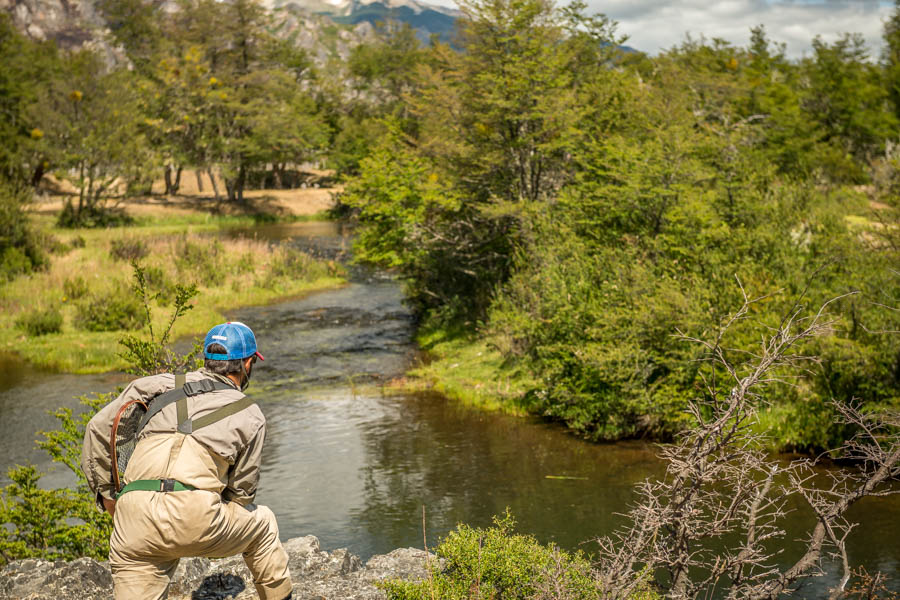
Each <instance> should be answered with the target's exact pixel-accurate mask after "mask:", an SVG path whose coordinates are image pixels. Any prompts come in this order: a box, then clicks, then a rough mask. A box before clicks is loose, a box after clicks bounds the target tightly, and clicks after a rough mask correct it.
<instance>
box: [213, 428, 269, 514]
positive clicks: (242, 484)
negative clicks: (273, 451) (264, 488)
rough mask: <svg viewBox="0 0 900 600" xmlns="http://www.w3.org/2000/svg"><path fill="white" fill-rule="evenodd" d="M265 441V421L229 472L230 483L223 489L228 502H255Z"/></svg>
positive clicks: (224, 497)
mask: <svg viewBox="0 0 900 600" xmlns="http://www.w3.org/2000/svg"><path fill="white" fill-rule="evenodd" d="M265 441H266V425H265V423H263V424H262V425H261V426H260V427H259V429H257V430H256V434H255V435H254V436H253V437H252V438H250V441H249V443H248V444H247V447H246V449H245V450H244V451H243V452H242V453H241V454H240V455H238V457H237V459H236V460H235V461H234V466H232V467H231V469H230V470H229V472H228V485H227V486H225V489H224V490H223V491H222V498H223V499H224V500H225V501H226V502H237V503H238V504H240V505H241V506H248V505H250V504H253V501H254V500H255V499H256V486H257V485H258V484H259V465H260V464H261V463H262V449H263V444H264V443H265Z"/></svg>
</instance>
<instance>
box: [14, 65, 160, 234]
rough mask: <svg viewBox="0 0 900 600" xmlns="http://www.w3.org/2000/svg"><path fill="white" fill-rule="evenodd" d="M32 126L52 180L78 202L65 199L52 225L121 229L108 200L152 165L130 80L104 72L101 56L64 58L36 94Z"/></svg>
mask: <svg viewBox="0 0 900 600" xmlns="http://www.w3.org/2000/svg"><path fill="white" fill-rule="evenodd" d="M31 119H32V120H33V122H34V123H35V126H36V127H37V128H38V129H39V130H40V131H41V132H42V134H41V137H40V144H39V145H40V150H41V152H42V153H43V154H44V155H45V156H46V157H47V159H48V160H49V162H50V163H51V164H52V165H53V168H54V169H55V174H56V175H57V176H58V177H60V178H63V179H66V180H68V181H69V182H70V183H71V184H72V185H73V186H74V187H75V188H76V189H77V190H78V197H77V199H74V200H73V199H71V198H70V199H67V201H66V205H65V209H64V210H63V211H62V212H61V213H60V215H59V218H58V224H59V225H60V226H62V227H81V226H85V227H105V226H109V225H117V224H122V223H125V222H127V218H126V217H125V215H124V214H123V213H122V212H121V211H116V210H114V209H111V208H110V207H107V205H106V201H107V200H108V199H109V197H110V196H112V195H118V194H126V193H128V192H129V191H130V188H129V186H128V185H127V182H131V181H134V180H137V179H140V178H142V177H143V173H144V169H146V167H147V166H148V165H150V164H152V163H153V161H152V160H151V159H150V154H151V150H150V147H149V146H148V144H147V143H146V139H145V137H144V135H143V134H142V131H141V122H142V121H143V119H142V115H141V113H140V109H139V104H138V90H137V89H136V86H135V85H134V74H133V73H131V72H129V71H127V70H114V71H111V72H107V70H106V67H105V65H104V63H103V61H102V59H101V58H100V56H99V55H97V54H95V53H93V52H91V51H89V50H81V51H78V52H73V53H71V54H67V55H65V56H64V57H63V65H62V68H61V69H60V75H59V76H58V77H55V78H53V79H52V80H51V81H50V82H49V83H48V85H46V86H44V87H42V88H41V89H40V94H39V96H38V99H37V101H36V102H35V103H34V105H33V106H32V107H31ZM123 182H126V184H125V185H124V186H123Z"/></svg>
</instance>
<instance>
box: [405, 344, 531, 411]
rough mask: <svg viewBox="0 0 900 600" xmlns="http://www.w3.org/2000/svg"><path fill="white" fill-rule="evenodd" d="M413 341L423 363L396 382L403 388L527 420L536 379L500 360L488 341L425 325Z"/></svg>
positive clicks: (496, 351) (499, 355) (525, 370)
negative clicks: (528, 393) (526, 404)
mask: <svg viewBox="0 0 900 600" xmlns="http://www.w3.org/2000/svg"><path fill="white" fill-rule="evenodd" d="M417 341H418V343H419V346H420V347H421V348H422V349H423V350H424V351H425V352H426V356H427V360H426V361H425V362H424V364H422V365H420V366H418V367H416V368H414V369H412V370H411V371H409V373H408V378H406V379H403V380H400V381H398V382H396V383H395V385H396V386H397V387H400V388H402V389H433V390H436V391H438V392H441V393H442V394H445V395H447V396H449V397H451V398H454V399H455V400H458V401H460V402H462V403H464V404H466V405H471V406H476V407H478V408H483V409H487V410H500V411H503V412H506V413H510V414H515V415H525V414H526V413H527V411H526V410H525V408H524V406H523V404H522V398H523V396H524V394H525V392H526V391H527V390H529V389H532V388H533V387H535V386H536V385H537V381H536V379H535V377H534V375H533V374H532V373H531V372H529V371H528V370H527V369H526V368H525V367H523V366H521V365H514V364H511V363H510V362H509V361H507V360H506V359H504V358H503V356H502V354H501V353H500V351H499V350H497V349H496V348H495V347H494V346H493V345H492V344H491V341H490V338H483V337H479V336H475V335H474V334H470V333H466V332H462V331H456V330H451V329H447V328H442V327H428V326H425V327H423V328H422V329H421V330H420V333H419V335H418V338H417Z"/></svg>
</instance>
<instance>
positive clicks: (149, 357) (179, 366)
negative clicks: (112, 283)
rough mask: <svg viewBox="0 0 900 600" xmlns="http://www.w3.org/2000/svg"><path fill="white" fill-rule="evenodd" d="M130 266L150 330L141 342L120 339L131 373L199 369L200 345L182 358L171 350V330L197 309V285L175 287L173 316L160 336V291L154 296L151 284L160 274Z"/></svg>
mask: <svg viewBox="0 0 900 600" xmlns="http://www.w3.org/2000/svg"><path fill="white" fill-rule="evenodd" d="M131 264H132V268H133V269H134V285H133V287H132V292H133V294H134V296H135V297H136V298H138V299H139V300H140V302H141V304H142V305H143V315H144V321H143V325H144V326H145V327H147V329H148V334H149V339H140V338H138V337H136V336H134V335H131V334H125V335H123V336H122V337H121V338H119V344H121V345H122V346H124V348H125V349H124V351H123V352H122V354H121V356H122V357H123V358H125V360H127V361H128V363H129V364H130V365H131V367H130V368H129V369H128V370H129V372H131V373H136V374H140V375H150V374H156V373H170V372H173V371H175V370H179V371H180V370H184V369H187V368H188V367H193V366H198V365H197V364H196V363H197V360H198V355H199V352H200V349H201V344H200V343H199V342H198V343H197V344H195V345H194V348H193V350H192V351H191V352H189V353H187V354H183V355H182V354H178V353H175V352H173V351H172V349H171V348H170V347H169V343H170V342H171V336H172V327H174V326H175V322H176V321H177V320H178V319H179V318H181V317H182V316H184V314H185V313H187V312H188V311H189V310H191V309H192V308H194V306H193V304H191V300H192V299H193V298H194V297H195V296H196V295H197V294H198V292H197V286H196V285H193V284H192V285H181V284H177V285H175V288H174V290H173V296H174V297H173V304H174V307H173V309H172V314H171V316H170V317H169V319H168V321H167V322H166V326H165V328H164V329H163V330H162V332H161V333H160V334H159V336H157V335H156V333H155V332H154V330H153V309H152V303H153V301H154V300H157V299H158V298H159V297H160V293H161V292H156V293H155V294H153V293H151V291H150V289H151V285H152V281H151V277H150V275H153V276H154V277H158V276H159V274H161V271H160V270H159V269H147V268H144V267H142V266H141V265H140V264H138V263H137V262H136V261H133V262H132V263H131Z"/></svg>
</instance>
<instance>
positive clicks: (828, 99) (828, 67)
mask: <svg viewBox="0 0 900 600" xmlns="http://www.w3.org/2000/svg"><path fill="white" fill-rule="evenodd" d="M812 45H813V53H814V56H813V57H812V58H810V59H807V60H806V61H805V62H804V65H803V70H804V74H805V75H806V76H807V77H808V81H809V87H808V88H807V90H806V93H805V94H804V97H803V106H804V108H805V109H806V110H808V111H809V112H810V114H811V116H812V117H813V118H814V119H815V120H816V122H817V124H818V125H819V126H820V127H821V129H822V135H821V137H820V138H819V140H818V141H819V147H818V155H819V160H820V161H821V165H822V168H823V169H824V174H825V175H826V176H828V177H829V178H830V179H832V180H836V181H850V182H857V183H858V182H861V181H865V180H866V173H865V168H864V166H863V165H864V164H865V161H867V159H871V158H872V157H874V156H875V155H876V154H880V153H881V151H882V150H883V148H884V141H885V140H886V139H888V138H889V137H891V136H892V135H893V134H894V132H895V131H896V117H895V116H894V114H893V111H892V110H891V107H890V106H889V100H888V90H887V89H885V86H884V85H883V83H882V80H881V73H880V72H879V69H878V67H877V66H876V65H874V64H872V63H870V62H869V60H868V58H869V54H868V50H867V49H866V46H865V40H864V39H863V37H862V36H861V35H859V34H846V35H844V36H843V37H842V38H840V39H839V40H837V41H836V42H834V43H833V44H828V43H826V42H824V41H823V40H822V39H821V38H819V37H816V38H815V39H814V40H813V42H812Z"/></svg>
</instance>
